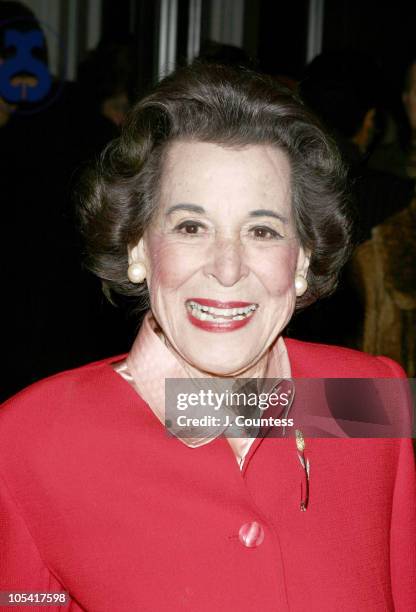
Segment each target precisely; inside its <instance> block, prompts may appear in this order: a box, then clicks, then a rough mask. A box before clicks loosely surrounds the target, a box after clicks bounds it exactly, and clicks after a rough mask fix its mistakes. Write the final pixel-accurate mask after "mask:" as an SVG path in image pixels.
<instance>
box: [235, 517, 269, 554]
mask: <svg viewBox="0 0 416 612" xmlns="http://www.w3.org/2000/svg"><path fill="white" fill-rule="evenodd" d="M238 537H239V538H240V542H241V544H244V546H247V548H254V547H255V546H260V544H261V543H262V542H263V540H264V529H263V527H262V526H261V525H260V523H257V522H256V521H253V523H245V524H244V525H242V526H241V527H240V531H239V532H238Z"/></svg>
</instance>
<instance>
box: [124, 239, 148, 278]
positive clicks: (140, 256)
mask: <svg viewBox="0 0 416 612" xmlns="http://www.w3.org/2000/svg"><path fill="white" fill-rule="evenodd" d="M127 255H128V262H129V267H128V268H127V276H128V278H129V280H130V282H131V283H134V284H140V283H142V282H143V281H144V280H145V278H146V276H147V269H146V254H145V247H144V240H143V238H141V239H140V240H139V242H138V243H137V244H136V245H134V246H130V245H129V246H128V247H127Z"/></svg>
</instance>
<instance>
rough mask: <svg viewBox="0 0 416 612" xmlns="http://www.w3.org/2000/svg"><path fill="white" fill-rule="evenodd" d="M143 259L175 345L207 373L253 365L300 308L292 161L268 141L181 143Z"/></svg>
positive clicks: (157, 311)
mask: <svg viewBox="0 0 416 612" xmlns="http://www.w3.org/2000/svg"><path fill="white" fill-rule="evenodd" d="M160 187H161V189H160V202H159V210H158V214H157V216H156V218H155V220H154V222H153V223H152V225H151V226H150V227H149V228H148V230H147V231H146V233H145V235H144V237H143V239H142V240H141V241H140V243H139V244H138V245H137V246H136V247H135V248H133V249H132V250H131V251H130V254H129V257H130V261H132V260H134V261H140V260H144V262H145V265H146V268H147V283H148V287H149V291H150V299H151V308H152V312H153V314H154V317H155V318H156V320H157V322H158V323H159V325H160V327H161V328H162V330H163V333H164V335H165V337H166V339H167V341H168V343H169V344H170V346H171V347H172V348H173V349H174V350H175V351H176V352H177V353H179V355H180V356H181V357H182V358H183V359H185V361H187V362H188V363H189V364H191V365H192V366H194V367H196V368H197V369H198V370H200V371H203V372H207V373H210V374H214V375H218V376H222V375H237V374H241V373H243V372H247V371H248V370H250V369H251V368H253V367H254V368H255V366H256V364H257V363H259V360H260V359H261V358H262V357H264V356H265V354H266V353H267V351H268V349H269V348H270V346H271V345H272V343H273V342H274V340H275V339H276V338H277V336H278V335H279V334H280V332H281V331H282V329H283V328H284V327H285V326H286V324H287V323H288V321H289V319H290V318H291V316H292V313H293V311H294V308H295V301H296V291H295V284H294V282H295V275H296V274H302V275H303V276H306V271H307V266H308V258H307V257H306V255H305V253H304V251H303V249H302V248H301V246H300V244H299V241H298V239H297V236H296V230H295V224H294V220H293V215H292V207H291V188H290V165H289V161H288V159H287V157H286V155H285V154H284V153H283V152H282V151H280V150H278V149H276V148H273V147H271V146H265V145H255V146H254V145H252V146H246V147H244V148H241V149H230V148H225V147H222V146H219V145H216V144H210V143H203V142H175V143H173V144H172V145H171V146H170V148H169V150H168V152H167V157H166V161H165V165H164V168H163V173H162V180H161V186H160Z"/></svg>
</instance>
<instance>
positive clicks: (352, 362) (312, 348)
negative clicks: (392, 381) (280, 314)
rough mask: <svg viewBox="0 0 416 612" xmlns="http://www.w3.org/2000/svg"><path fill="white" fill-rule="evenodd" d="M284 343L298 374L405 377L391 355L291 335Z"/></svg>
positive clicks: (293, 369)
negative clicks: (376, 354) (376, 353)
mask: <svg viewBox="0 0 416 612" xmlns="http://www.w3.org/2000/svg"><path fill="white" fill-rule="evenodd" d="M285 343H286V346H287V350H288V353H289V359H290V363H291V366H292V374H293V376H295V377H296V376H297V377H302V376H304V377H317V378H406V373H405V371H404V370H403V368H402V367H401V366H400V365H399V364H398V363H396V362H395V361H393V360H392V359H390V358H389V357H383V356H374V355H369V354H367V353H363V352H362V351H357V350H354V349H349V348H344V347H341V346H332V345H328V344H317V343H313V342H303V341H300V340H294V339H292V338H285Z"/></svg>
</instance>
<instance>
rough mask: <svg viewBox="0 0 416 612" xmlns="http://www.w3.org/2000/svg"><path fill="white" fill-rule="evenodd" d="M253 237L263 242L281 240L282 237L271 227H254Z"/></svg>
mask: <svg viewBox="0 0 416 612" xmlns="http://www.w3.org/2000/svg"><path fill="white" fill-rule="evenodd" d="M252 231H253V235H254V237H255V238H258V239H260V240H261V239H263V240H271V239H273V238H281V235H280V234H278V233H277V232H276V231H275V230H272V229H270V228H269V227H262V226H258V227H254V228H253V229H252Z"/></svg>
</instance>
